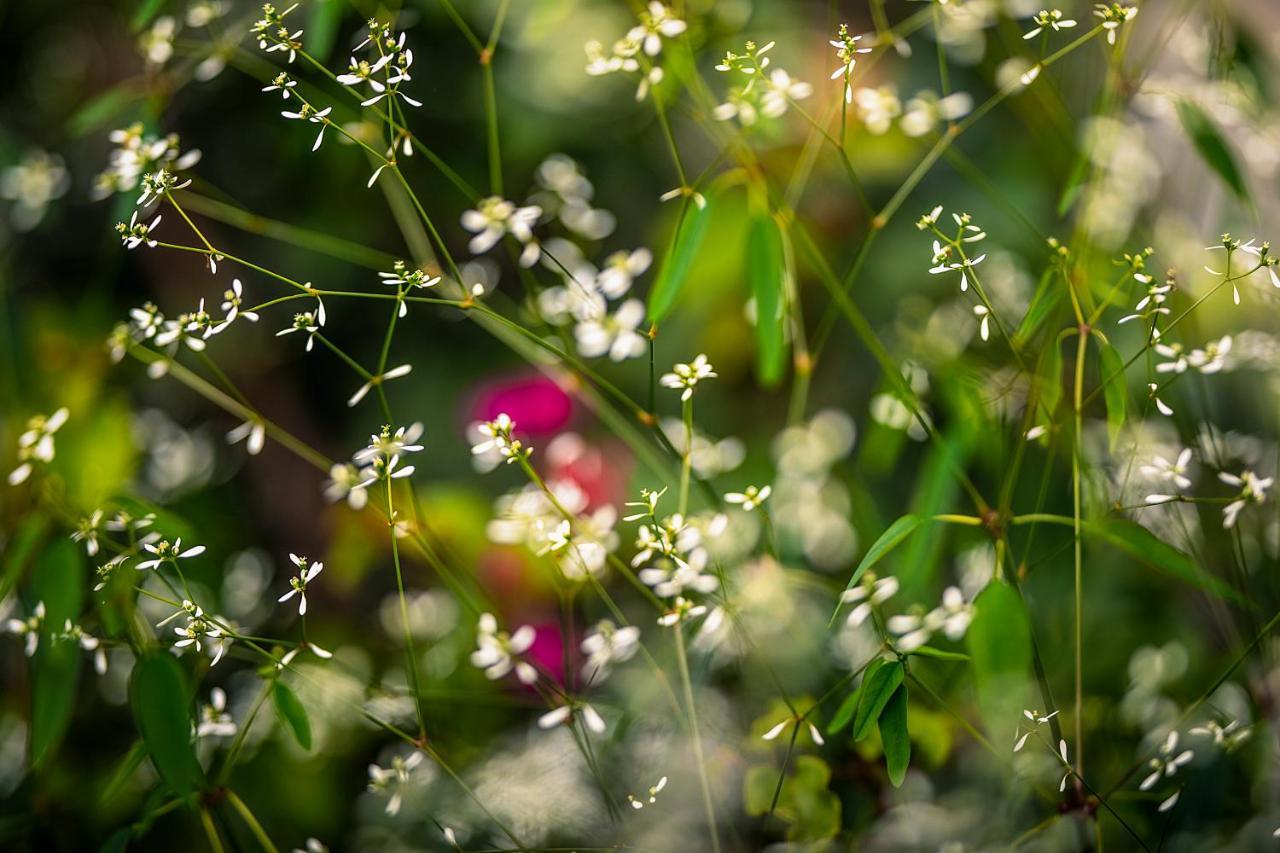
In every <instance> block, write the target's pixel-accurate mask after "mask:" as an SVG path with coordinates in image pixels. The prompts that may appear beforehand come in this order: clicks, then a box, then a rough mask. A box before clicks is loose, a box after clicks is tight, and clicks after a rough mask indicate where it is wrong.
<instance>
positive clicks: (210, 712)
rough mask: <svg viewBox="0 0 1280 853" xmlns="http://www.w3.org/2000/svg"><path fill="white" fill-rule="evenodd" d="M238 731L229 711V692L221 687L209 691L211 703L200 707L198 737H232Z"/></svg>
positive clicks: (197, 727)
mask: <svg viewBox="0 0 1280 853" xmlns="http://www.w3.org/2000/svg"><path fill="white" fill-rule="evenodd" d="M236 731H237V726H236V722H235V720H233V719H232V718H231V714H229V713H228V712H227V693H226V691H225V690H223V689H222V688H221V687H215V688H213V689H212V690H210V691H209V704H208V705H203V706H201V708H200V723H199V725H198V726H196V737H232V736H233V735H235V733H236Z"/></svg>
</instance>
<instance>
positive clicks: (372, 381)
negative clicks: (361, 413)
mask: <svg viewBox="0 0 1280 853" xmlns="http://www.w3.org/2000/svg"><path fill="white" fill-rule="evenodd" d="M412 370H413V365H411V364H402V365H400V366H399V367H393V368H391V369H390V370H388V371H387V372H386V373H382V374H379V375H377V376H371V377H369V380H368V381H367V382H365V383H364V384H363V385H361V386H360V387H359V388H357V389H356V393H354V394H352V395H351V399H349V400H347V406H348V407H353V406H355V405H356V404H357V403H359V402H360V401H361V400H363V399H364V398H365V395H366V394H368V393H369V391H371V390H372V389H373V386H375V385H381V384H382V383H384V382H386V381H387V380H388V379H399V378H400V377H401V376H408V375H409V373H410V371H412Z"/></svg>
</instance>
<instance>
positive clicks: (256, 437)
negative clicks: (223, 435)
mask: <svg viewBox="0 0 1280 853" xmlns="http://www.w3.org/2000/svg"><path fill="white" fill-rule="evenodd" d="M246 439H247V441H246ZM240 441H244V442H245V448H246V449H247V450H248V451H249V455H250V456H257V455H258V454H259V453H261V452H262V448H263V446H264V445H265V444H266V441H267V425H266V424H264V423H263V422H262V421H260V420H258V419H257V418H252V419H250V420H247V421H245V422H244V423H242V424H240V426H238V427H236V428H235V429H233V430H231V431H230V432H228V433H227V444H235V443H237V442H240Z"/></svg>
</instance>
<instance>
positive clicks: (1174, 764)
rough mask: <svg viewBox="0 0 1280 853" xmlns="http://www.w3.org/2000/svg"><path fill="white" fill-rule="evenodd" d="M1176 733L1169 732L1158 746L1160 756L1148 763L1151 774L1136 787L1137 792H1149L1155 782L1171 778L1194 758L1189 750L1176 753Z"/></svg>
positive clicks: (1193, 754)
mask: <svg viewBox="0 0 1280 853" xmlns="http://www.w3.org/2000/svg"><path fill="white" fill-rule="evenodd" d="M1177 750H1178V733H1177V732H1176V731H1172V732H1169V736H1168V737H1166V738H1165V739H1164V743H1162V744H1161V745H1160V754H1159V755H1158V756H1156V757H1155V758H1153V759H1151V761H1150V762H1148V766H1150V767H1151V772H1150V773H1149V774H1147V777H1146V778H1145V779H1143V780H1142V782H1141V783H1139V785H1138V790H1139V791H1149V790H1151V788H1153V787H1155V784H1156V782H1159V781H1160V778H1161V777H1165V778H1167V777H1169V776H1173V775H1174V774H1175V773H1177V772H1178V768H1180V767H1182V766H1183V765H1185V764H1189V763H1190V762H1191V759H1192V758H1194V757H1195V753H1194V752H1192V751H1191V750H1189V749H1184V750H1182V751H1181V752H1178V751H1177Z"/></svg>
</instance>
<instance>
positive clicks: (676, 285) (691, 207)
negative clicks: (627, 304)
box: [649, 199, 713, 323]
mask: <svg viewBox="0 0 1280 853" xmlns="http://www.w3.org/2000/svg"><path fill="white" fill-rule="evenodd" d="M712 207H713V205H712V202H711V200H710V199H708V200H707V205H706V207H698V206H697V205H696V204H694V203H693V202H688V203H687V204H686V205H685V208H684V214H683V218H682V219H681V221H680V225H679V227H678V228H677V229H676V233H675V237H674V238H673V239H672V243H671V249H670V251H668V252H667V257H666V259H665V260H664V261H663V263H662V268H661V269H660V270H659V271H658V277H657V279H656V280H655V281H654V283H653V289H652V290H651V291H649V322H651V323H657V322H659V321H660V320H662V318H663V317H665V316H666V315H667V312H668V311H670V310H671V306H673V305H674V304H675V302H676V297H678V296H679V295H680V291H681V290H682V289H683V288H684V283H685V279H686V278H688V277H689V269H690V268H691V267H692V266H693V260H694V258H695V257H696V256H697V254H698V247H699V246H700V245H701V244H702V238H703V237H704V236H706V233H707V224H708V223H709V222H710V221H711V208H712Z"/></svg>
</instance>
